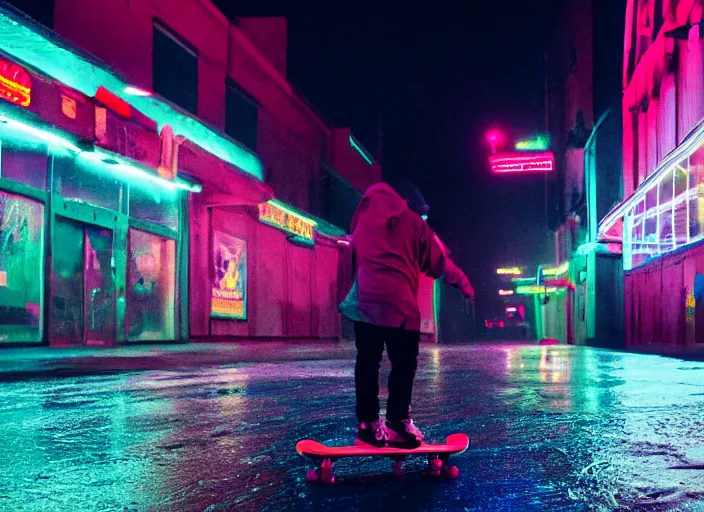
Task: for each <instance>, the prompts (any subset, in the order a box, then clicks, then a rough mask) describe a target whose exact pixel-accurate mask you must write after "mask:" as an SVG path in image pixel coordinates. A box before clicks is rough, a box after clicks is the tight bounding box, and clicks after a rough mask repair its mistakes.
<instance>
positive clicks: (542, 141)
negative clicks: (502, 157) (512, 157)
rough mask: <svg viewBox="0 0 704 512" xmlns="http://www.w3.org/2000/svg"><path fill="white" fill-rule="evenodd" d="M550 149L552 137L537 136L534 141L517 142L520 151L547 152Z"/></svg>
mask: <svg viewBox="0 0 704 512" xmlns="http://www.w3.org/2000/svg"><path fill="white" fill-rule="evenodd" d="M549 147H550V137H548V136H547V135H536V136H535V138H533V139H527V140H519V141H518V142H516V149H517V150H518V151H545V150H547V149H548V148H549Z"/></svg>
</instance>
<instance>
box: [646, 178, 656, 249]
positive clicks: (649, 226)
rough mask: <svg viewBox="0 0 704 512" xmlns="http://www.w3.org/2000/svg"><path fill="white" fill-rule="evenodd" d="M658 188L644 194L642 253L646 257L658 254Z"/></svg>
mask: <svg viewBox="0 0 704 512" xmlns="http://www.w3.org/2000/svg"><path fill="white" fill-rule="evenodd" d="M657 204H658V187H653V188H652V189H650V190H649V191H648V192H647V193H646V194H645V214H644V219H643V242H642V243H643V252H644V253H645V254H646V256H647V257H652V256H656V255H657V254H658V251H657V245H658V239H657V227H658V207H657Z"/></svg>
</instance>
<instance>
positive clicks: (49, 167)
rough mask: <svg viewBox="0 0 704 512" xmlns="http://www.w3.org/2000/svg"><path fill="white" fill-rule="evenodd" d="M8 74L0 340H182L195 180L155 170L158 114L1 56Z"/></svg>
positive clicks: (1, 124) (1, 138)
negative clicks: (190, 201)
mask: <svg viewBox="0 0 704 512" xmlns="http://www.w3.org/2000/svg"><path fill="white" fill-rule="evenodd" d="M0 76H2V78H3V80H1V81H0V84H2V85H1V87H2V97H3V99H7V101H0V343H49V344H50V345H52V346H74V345H113V344H115V343H123V342H141V341H172V340H179V339H184V338H185V334H186V332H187V331H186V328H187V325H186V322H185V321H184V309H183V307H181V306H180V304H181V301H180V297H181V290H183V289H185V286H186V279H187V275H186V272H185V271H186V268H185V266H184V265H183V262H184V261H185V258H187V240H188V239H187V222H185V219H186V218H187V210H186V208H187V195H188V192H189V190H190V191H196V190H197V189H196V188H195V187H193V186H192V185H191V184H190V183H188V182H184V181H183V180H180V179H178V178H176V177H175V175H174V174H171V175H170V176H169V175H168V172H166V173H165V172H163V171H164V170H163V169H162V172H159V169H160V166H161V163H162V156H163V155H162V151H161V148H162V140H161V138H160V136H159V134H158V133H157V131H156V123H155V122H154V121H152V120H150V119H148V118H146V117H144V116H142V115H141V114H140V113H139V112H137V111H134V110H133V109H131V108H130V107H129V105H126V104H120V103H118V102H116V101H114V100H116V98H113V97H112V95H110V93H108V92H107V91H105V90H102V91H100V94H97V95H96V97H93V98H89V97H87V96H85V95H83V94H81V93H80V92H78V91H75V90H73V89H70V88H68V87H66V86H64V85H62V84H59V83H57V82H55V81H53V80H51V79H49V78H47V77H45V76H42V75H40V74H39V73H36V72H32V71H30V70H29V69H28V68H27V67H25V66H21V65H19V64H18V63H16V62H14V61H12V60H10V59H7V58H5V57H0ZM116 106H117V107H119V108H118V109H117V110H116V109H115V107H116ZM118 112H119V113H118Z"/></svg>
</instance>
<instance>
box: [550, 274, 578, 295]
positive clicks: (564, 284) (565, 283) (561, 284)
mask: <svg viewBox="0 0 704 512" xmlns="http://www.w3.org/2000/svg"><path fill="white" fill-rule="evenodd" d="M545 286H549V287H555V288H568V289H570V290H572V291H573V292H574V291H577V285H576V284H575V283H573V282H572V281H570V280H569V279H567V278H565V277H561V278H560V279H547V280H546V281H545Z"/></svg>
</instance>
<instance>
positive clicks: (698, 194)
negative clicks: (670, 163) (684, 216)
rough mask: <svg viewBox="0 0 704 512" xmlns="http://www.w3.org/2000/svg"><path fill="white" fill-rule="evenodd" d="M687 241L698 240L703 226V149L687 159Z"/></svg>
mask: <svg viewBox="0 0 704 512" xmlns="http://www.w3.org/2000/svg"><path fill="white" fill-rule="evenodd" d="M689 188H690V198H689V239H690V241H692V242H693V241H695V240H697V239H698V238H700V235H701V233H702V226H704V147H700V148H699V149H698V150H697V151H696V152H695V153H694V154H693V155H692V156H691V157H690V158H689Z"/></svg>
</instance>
